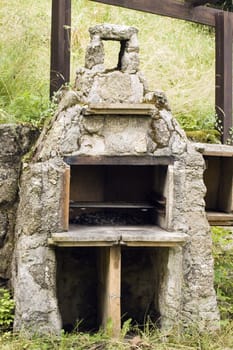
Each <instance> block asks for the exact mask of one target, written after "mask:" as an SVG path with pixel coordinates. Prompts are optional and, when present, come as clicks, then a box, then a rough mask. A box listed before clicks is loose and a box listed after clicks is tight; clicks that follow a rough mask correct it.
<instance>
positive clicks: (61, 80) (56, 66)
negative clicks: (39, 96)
mask: <svg viewBox="0 0 233 350" xmlns="http://www.w3.org/2000/svg"><path fill="white" fill-rule="evenodd" d="M70 26H71V0H52V22H51V58H50V60H51V63H50V97H52V96H53V94H54V92H56V91H58V90H59V88H60V87H61V86H62V85H63V84H65V83H67V82H69V80H70Z"/></svg>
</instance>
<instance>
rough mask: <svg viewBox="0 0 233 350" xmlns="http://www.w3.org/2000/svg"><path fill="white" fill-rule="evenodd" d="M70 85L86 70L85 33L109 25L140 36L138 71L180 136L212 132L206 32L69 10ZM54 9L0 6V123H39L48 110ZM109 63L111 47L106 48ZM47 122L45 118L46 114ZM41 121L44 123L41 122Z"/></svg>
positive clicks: (210, 45)
mask: <svg viewBox="0 0 233 350" xmlns="http://www.w3.org/2000/svg"><path fill="white" fill-rule="evenodd" d="M72 7H73V8H72V28H71V29H72V34H71V42H72V54H71V56H72V64H71V83H72V82H73V81H74V78H75V70H76V68H77V67H78V66H83V64H84V54H85V48H86V45H87V43H88V41H89V33H88V28H89V27H90V26H92V25H95V24H98V23H103V22H110V23H117V24H126V25H133V26H135V27H137V28H138V29H139V40H140V47H141V51H140V57H141V70H142V71H143V72H144V73H145V76H146V77H147V79H148V83H149V87H150V89H151V90H163V91H165V92H166V94H167V96H168V99H169V102H170V105H171V107H172V111H173V114H174V115H175V116H176V117H177V119H178V120H179V122H180V123H181V125H182V126H183V127H185V128H188V129H191V130H195V129H203V128H207V129H208V128H212V127H213V125H214V122H215V118H214V33H213V32H212V31H210V30H209V29H208V28H207V27H203V26H198V25H194V24H191V23H186V22H182V21H179V20H174V19H170V18H164V17H160V16H155V15H151V14H146V13H142V12H136V11H132V10H126V9H121V8H117V7H112V6H107V5H103V4H98V3H94V2H91V1H88V0H79V1H73V2H72ZM50 10H51V1H45V0H41V1H39V2H36V3H35V1H33V0H18V1H17V2H16V1H7V0H2V1H1V2H0V57H1V60H0V72H1V74H0V121H1V122H14V121H17V122H22V121H23V122H33V123H34V124H39V123H40V122H41V118H42V117H41V113H42V112H43V114H44V115H46V111H47V109H48V108H49V104H48V102H49V101H48V94H49V65H50V58H49V52H50V51H49V46H50V16H51V13H50ZM106 51H107V54H106V56H107V59H106V61H107V62H112V61H113V60H114V59H116V56H117V52H116V47H115V46H114V44H113V45H111V44H110V45H109V47H108V48H106ZM48 114H49V113H48ZM42 119H43V118H42Z"/></svg>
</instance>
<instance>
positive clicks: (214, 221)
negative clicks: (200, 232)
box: [207, 211, 233, 226]
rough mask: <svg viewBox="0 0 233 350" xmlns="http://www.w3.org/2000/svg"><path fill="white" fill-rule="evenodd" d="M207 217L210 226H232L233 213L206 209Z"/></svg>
mask: <svg viewBox="0 0 233 350" xmlns="http://www.w3.org/2000/svg"><path fill="white" fill-rule="evenodd" d="M207 219H208V221H209V223H210V225H212V226H233V213H224V212H217V211H207Z"/></svg>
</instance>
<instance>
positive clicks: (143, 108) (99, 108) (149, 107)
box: [84, 103, 156, 116]
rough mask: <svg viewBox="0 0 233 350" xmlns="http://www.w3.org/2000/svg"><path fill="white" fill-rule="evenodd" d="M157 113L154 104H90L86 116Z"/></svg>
mask: <svg viewBox="0 0 233 350" xmlns="http://www.w3.org/2000/svg"><path fill="white" fill-rule="evenodd" d="M155 111H156V108H155V106H154V105H153V104H146V103H145V104H143V103H135V104H132V103H108V104H107V103H96V104H90V105H89V107H88V109H87V110H85V112H84V115H86V116H87V115H96V114H97V115H99V114H104V115H135V116H137V115H140V116H141V115H152V114H153V113H154V112H155Z"/></svg>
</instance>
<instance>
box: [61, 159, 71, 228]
mask: <svg viewBox="0 0 233 350" xmlns="http://www.w3.org/2000/svg"><path fill="white" fill-rule="evenodd" d="M69 201H70V167H69V166H67V167H66V170H65V174H64V178H63V193H62V203H61V217H62V226H63V230H65V231H67V230H68V229H69Z"/></svg>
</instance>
